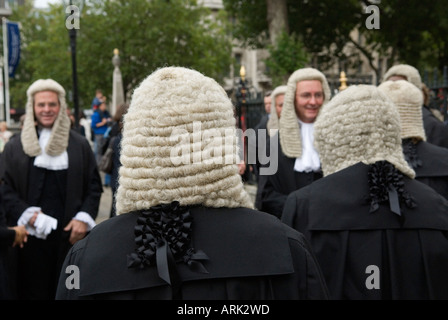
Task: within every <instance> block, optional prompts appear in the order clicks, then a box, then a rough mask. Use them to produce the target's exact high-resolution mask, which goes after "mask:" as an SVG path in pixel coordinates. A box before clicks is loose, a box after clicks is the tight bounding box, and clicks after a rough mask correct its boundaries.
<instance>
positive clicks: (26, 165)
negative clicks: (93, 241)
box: [1, 79, 102, 300]
mask: <svg viewBox="0 0 448 320" xmlns="http://www.w3.org/2000/svg"><path fill="white" fill-rule="evenodd" d="M27 97H28V100H27V104H26V116H25V121H24V125H23V129H22V131H21V133H20V135H15V136H14V137H13V138H11V140H10V141H9V143H8V144H7V145H6V147H5V150H4V151H3V154H2V162H1V177H2V180H3V194H2V197H3V198H2V199H3V207H4V210H5V214H6V217H7V223H8V225H24V226H25V227H26V229H27V231H28V232H29V237H28V242H27V244H26V246H24V248H22V249H20V250H18V251H17V250H16V252H15V256H14V258H17V260H15V262H16V268H14V269H13V270H12V271H14V272H16V273H17V274H16V281H17V282H16V287H17V298H18V299H24V300H30V299H32V300H35V299H36V300H48V299H50V300H51V299H54V297H55V293H56V284H57V279H58V277H59V272H60V270H61V266H62V262H63V259H64V257H65V256H66V254H67V252H68V250H69V248H70V247H71V246H72V245H73V244H74V243H75V242H76V241H78V240H80V239H82V238H84V237H85V235H86V234H87V233H88V232H89V231H90V230H91V229H92V228H93V227H94V226H95V218H96V216H97V214H98V208H99V202H100V197H101V192H102V186H101V179H100V175H99V173H98V169H97V166H96V162H95V158H94V155H93V152H92V149H91V147H90V145H89V143H88V142H87V140H86V139H85V138H84V137H83V136H81V135H80V134H79V133H78V132H76V131H74V130H71V129H70V119H69V118H68V116H67V113H66V109H67V104H66V100H65V90H64V88H63V87H62V86H61V85H60V84H59V83H57V82H56V81H54V80H52V79H40V80H37V81H35V82H34V83H32V84H31V85H30V87H29V88H28V90H27Z"/></svg>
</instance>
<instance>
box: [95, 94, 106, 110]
mask: <svg viewBox="0 0 448 320" xmlns="http://www.w3.org/2000/svg"><path fill="white" fill-rule="evenodd" d="M102 102H106V101H104V95H103V90H101V89H96V90H95V97H94V98H93V99H92V110H94V111H95V110H97V109H98V107H99V106H100V104H101V103H102Z"/></svg>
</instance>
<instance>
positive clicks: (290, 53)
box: [266, 32, 309, 87]
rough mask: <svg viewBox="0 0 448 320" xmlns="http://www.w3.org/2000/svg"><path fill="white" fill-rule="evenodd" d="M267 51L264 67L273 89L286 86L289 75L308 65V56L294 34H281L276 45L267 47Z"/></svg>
mask: <svg viewBox="0 0 448 320" xmlns="http://www.w3.org/2000/svg"><path fill="white" fill-rule="evenodd" d="M268 50H269V53H270V55H269V58H268V59H267V60H266V66H267V67H268V75H269V76H270V77H271V79H272V86H273V87H277V86H279V85H283V84H286V82H287V80H288V77H289V76H290V75H291V73H293V72H294V71H295V70H297V69H300V68H303V67H304V66H305V65H307V64H308V63H309V56H308V54H307V53H306V52H305V50H304V48H303V43H302V41H301V40H300V39H299V38H298V37H297V36H296V35H295V34H292V35H288V34H287V33H286V32H283V33H282V34H281V35H280V37H279V38H278V41H277V45H276V46H273V45H269V46H268Z"/></svg>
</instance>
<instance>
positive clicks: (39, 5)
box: [34, 0, 62, 8]
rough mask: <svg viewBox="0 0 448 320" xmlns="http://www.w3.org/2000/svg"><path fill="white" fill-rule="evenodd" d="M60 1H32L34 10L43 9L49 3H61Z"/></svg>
mask: <svg viewBox="0 0 448 320" xmlns="http://www.w3.org/2000/svg"><path fill="white" fill-rule="evenodd" d="M61 1H62V0H34V6H35V7H36V8H45V7H47V6H48V4H49V3H56V2H59V3H60V2H61Z"/></svg>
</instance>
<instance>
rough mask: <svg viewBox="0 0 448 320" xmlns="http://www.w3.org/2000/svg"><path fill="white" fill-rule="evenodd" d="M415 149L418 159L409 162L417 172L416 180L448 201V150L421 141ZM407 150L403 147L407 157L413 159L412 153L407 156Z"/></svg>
mask: <svg viewBox="0 0 448 320" xmlns="http://www.w3.org/2000/svg"><path fill="white" fill-rule="evenodd" d="M415 147H416V150H415V153H416V159H413V160H411V161H408V162H409V163H410V165H411V164H412V165H411V167H412V168H413V169H414V171H415V179H416V180H418V181H420V182H423V183H424V184H426V185H428V186H430V187H431V188H433V189H434V190H436V191H437V192H438V193H440V194H441V195H442V196H444V197H445V198H446V199H448V149H447V148H443V147H439V146H436V145H433V144H431V143H428V142H425V141H419V142H418V143H417V144H416V145H415ZM407 149H408V148H406V147H405V146H404V147H403V151H405V157H406V159H412V152H410V153H411V154H408V155H407V154H406V150H407ZM416 161H418V162H419V164H416Z"/></svg>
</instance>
